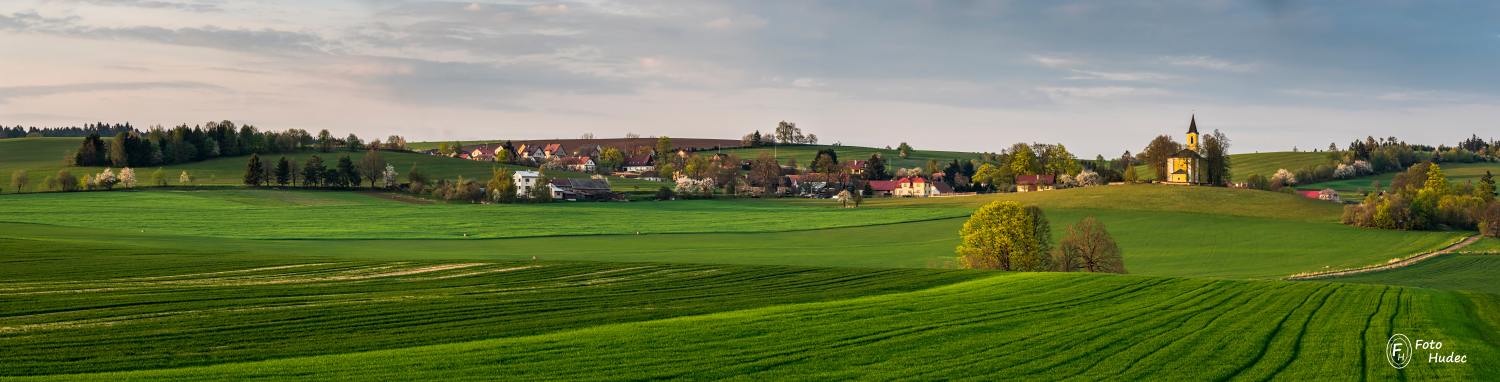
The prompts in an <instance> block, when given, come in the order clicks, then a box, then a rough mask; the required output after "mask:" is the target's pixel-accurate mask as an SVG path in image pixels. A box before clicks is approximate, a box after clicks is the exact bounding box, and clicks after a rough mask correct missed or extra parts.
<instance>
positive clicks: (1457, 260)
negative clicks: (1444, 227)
mask: <svg viewBox="0 0 1500 382" xmlns="http://www.w3.org/2000/svg"><path fill="white" fill-rule="evenodd" d="M1497 276H1500V255H1493V254H1484V255H1471V254H1459V255H1447V256H1441V257H1438V258H1435V259H1432V260H1428V261H1424V262H1421V263H1417V264H1415V265H1412V266H1409V267H1405V268H1401V269H1395V270H1389V271H1383V272H1373V273H1365V274H1359V275H1353V276H1347V277H1339V278H1335V279H1330V280H1332V281H1341V282H1350V283H1364V284H1386V285H1407V286H1414V287H1423V288H1437V289H1453V290H1467V291H1476V292H1484V293H1493V294H1495V295H1497V296H1500V279H1497Z"/></svg>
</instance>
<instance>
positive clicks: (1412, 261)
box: [1283, 235, 1484, 281]
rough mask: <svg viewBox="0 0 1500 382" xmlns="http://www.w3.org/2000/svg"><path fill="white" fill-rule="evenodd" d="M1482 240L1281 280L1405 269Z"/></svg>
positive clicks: (1471, 237) (1477, 237)
mask: <svg viewBox="0 0 1500 382" xmlns="http://www.w3.org/2000/svg"><path fill="white" fill-rule="evenodd" d="M1483 238H1484V236H1481V235H1473V236H1469V237H1468V238H1465V239H1464V240H1462V241H1459V242H1457V243H1453V244H1449V245H1448V246H1447V247H1443V248H1442V249H1439V250H1436V251H1432V252H1427V253H1422V254H1418V255H1415V256H1411V257H1408V258H1405V259H1401V260H1399V261H1393V262H1389V263H1385V264H1380V265H1371V266H1366V267H1360V268H1354V269H1345V270H1339V271H1325V272H1312V273H1303V274H1296V275H1291V276H1287V277H1286V278H1283V280H1287V281H1303V280H1320V279H1329V278H1335V277H1343V276H1350V275H1357V274H1362V273H1370V272H1380V271H1389V270H1393V269H1400V268H1405V267H1409V266H1412V265H1416V264H1417V263H1420V262H1423V261H1426V260H1429V259H1432V258H1436V257H1438V256H1442V255H1446V254H1450V253H1453V252H1454V251H1457V250H1459V249H1463V247H1467V246H1469V244H1474V242H1476V241H1479V239H1483Z"/></svg>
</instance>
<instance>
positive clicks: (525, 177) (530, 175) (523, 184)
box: [511, 170, 542, 196]
mask: <svg viewBox="0 0 1500 382" xmlns="http://www.w3.org/2000/svg"><path fill="white" fill-rule="evenodd" d="M541 177H542V173H540V172H536V171H528V170H521V171H516V173H515V174H512V175H511V180H514V181H515V182H516V195H519V196H526V195H530V194H531V189H532V188H535V187H537V184H536V183H537V179H541Z"/></svg>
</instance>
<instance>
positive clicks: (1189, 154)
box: [1171, 149, 1203, 159]
mask: <svg viewBox="0 0 1500 382" xmlns="http://www.w3.org/2000/svg"><path fill="white" fill-rule="evenodd" d="M1171 157H1172V158H1198V159H1203V156H1202V155H1198V152H1197V151H1193V150H1188V149H1182V150H1181V151H1178V152H1176V153H1174V154H1172V156H1171Z"/></svg>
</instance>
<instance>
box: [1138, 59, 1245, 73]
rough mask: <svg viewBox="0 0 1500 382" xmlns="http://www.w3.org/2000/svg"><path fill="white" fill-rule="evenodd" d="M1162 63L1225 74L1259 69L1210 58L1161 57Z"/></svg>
mask: <svg viewBox="0 0 1500 382" xmlns="http://www.w3.org/2000/svg"><path fill="white" fill-rule="evenodd" d="M1162 61H1163V62H1166V63H1167V64H1168V65H1174V66H1183V67H1191V68H1201V69H1210V70H1219V71H1225V72H1238V73H1245V72H1253V71H1256V70H1257V69H1260V65H1258V64H1255V63H1237V62H1232V61H1229V60H1224V59H1219V58H1214V57H1210V56H1172V57H1163V58H1162Z"/></svg>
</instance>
